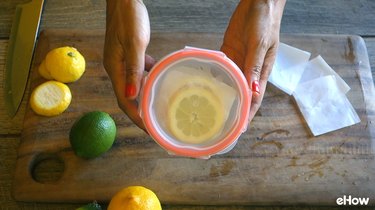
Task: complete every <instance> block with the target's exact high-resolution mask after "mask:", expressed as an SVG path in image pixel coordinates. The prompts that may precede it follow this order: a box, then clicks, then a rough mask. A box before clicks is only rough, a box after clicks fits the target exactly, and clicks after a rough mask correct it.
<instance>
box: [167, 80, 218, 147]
mask: <svg viewBox="0 0 375 210" xmlns="http://www.w3.org/2000/svg"><path fill="white" fill-rule="evenodd" d="M223 112H224V107H223V104H222V103H221V101H220V99H219V98H218V97H217V96H216V95H215V93H214V92H213V91H212V90H211V89H209V88H207V87H204V86H192V87H191V86H186V87H183V88H181V89H180V90H178V91H177V92H176V93H175V95H174V96H173V97H172V98H171V100H170V107H169V110H168V119H169V120H168V122H169V128H170V131H171V133H172V134H173V135H174V136H175V137H176V138H177V139H178V140H180V141H182V142H186V143H194V144H199V143H203V142H205V141H208V140H210V139H212V138H213V137H214V136H215V135H216V134H218V132H219V131H220V129H222V127H223V125H224V114H223Z"/></svg>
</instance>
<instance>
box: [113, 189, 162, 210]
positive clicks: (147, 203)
mask: <svg viewBox="0 0 375 210" xmlns="http://www.w3.org/2000/svg"><path fill="white" fill-rule="evenodd" d="M107 209H108V210H123V209H126V210H161V204H160V201H159V199H158V197H157V196H156V195H155V193H154V192H152V191H151V190H149V189H147V188H145V187H142V186H130V187H126V188H124V189H122V190H120V191H119V192H117V193H116V194H115V195H114V196H113V197H112V199H111V201H110V203H109V205H108V208H107Z"/></svg>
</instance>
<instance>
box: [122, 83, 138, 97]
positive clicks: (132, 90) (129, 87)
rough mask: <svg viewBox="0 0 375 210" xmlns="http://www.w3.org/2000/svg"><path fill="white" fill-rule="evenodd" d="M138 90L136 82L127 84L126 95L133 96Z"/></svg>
mask: <svg viewBox="0 0 375 210" xmlns="http://www.w3.org/2000/svg"><path fill="white" fill-rule="evenodd" d="M136 92H137V88H136V86H135V85H134V84H126V86H125V97H133V96H135V94H136Z"/></svg>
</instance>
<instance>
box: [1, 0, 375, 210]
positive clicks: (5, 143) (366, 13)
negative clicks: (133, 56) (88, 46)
mask: <svg viewBox="0 0 375 210" xmlns="http://www.w3.org/2000/svg"><path fill="white" fill-rule="evenodd" d="M27 1H28V0H2V1H1V2H0V98H3V82H2V81H3V77H4V66H5V57H6V52H7V47H8V40H9V34H10V28H11V25H12V19H13V15H14V12H15V7H16V5H17V4H20V3H25V2H27ZM237 3H238V0H225V1H216V0H205V1H195V0H194V1H187V0H145V4H146V6H147V8H148V11H149V15H150V21H151V28H152V31H153V32H156V31H164V32H165V31H170V32H214V33H220V34H223V33H224V31H225V29H226V26H227V23H228V21H229V18H230V16H231V14H232V12H233V10H234V8H235V6H236V5H237ZM374 20H375V1H373V0H360V1H359V0H330V1H326V0H315V1H308V0H288V1H287V5H286V8H285V12H284V16H283V20H282V26H281V32H282V33H284V34H288V33H291V34H351V35H360V36H361V37H363V38H364V40H365V42H366V45H367V50H368V54H369V59H370V64H371V66H372V75H373V77H374V74H375V68H374V66H375V21H374ZM52 28H53V29H55V28H67V29H69V28H80V29H82V28H85V29H104V28H105V0H75V1H73V0H65V1H61V0H46V2H45V9H44V12H43V16H42V23H41V29H52ZM0 101H3V99H1V100H0ZM26 103H27V102H26V101H23V103H22V106H21V110H20V111H19V113H18V114H17V115H16V117H15V118H13V119H10V118H9V117H8V116H7V114H6V112H5V107H4V104H3V103H0V205H1V207H0V209H74V208H76V207H78V206H80V205H81V204H55V203H53V204H45V203H43V204H42V203H21V202H16V201H14V200H13V199H12V197H11V193H10V192H11V187H12V179H13V174H14V167H15V162H16V156H17V147H18V145H19V141H20V133H21V130H22V123H23V117H24V112H25V107H26ZM370 196H373V195H370ZM164 209H178V210H183V209H202V210H208V209H232V210H239V209H301V208H300V207H246V206H230V207H229V206H225V207H217V206H210V207H207V206H206V207H204V206H164ZM303 209H306V210H307V209H332V208H331V207H330V208H328V207H303Z"/></svg>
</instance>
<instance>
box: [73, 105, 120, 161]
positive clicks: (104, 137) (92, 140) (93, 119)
mask: <svg viewBox="0 0 375 210" xmlns="http://www.w3.org/2000/svg"><path fill="white" fill-rule="evenodd" d="M116 130H117V129H116V124H115V121H114V120H113V119H112V117H111V116H110V115H109V114H108V113H106V112H101V111H93V112H89V113H86V114H85V115H83V116H82V117H81V118H79V119H78V120H77V121H76V122H75V123H74V124H73V126H72V128H71V129H70V133H69V140H70V144H71V145H72V148H73V150H74V152H75V153H76V155H78V156H79V157H82V158H86V159H90V158H95V157H98V156H100V155H102V154H103V153H105V152H106V151H108V150H109V149H110V148H111V147H112V145H113V142H114V141H115V138H116Z"/></svg>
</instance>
